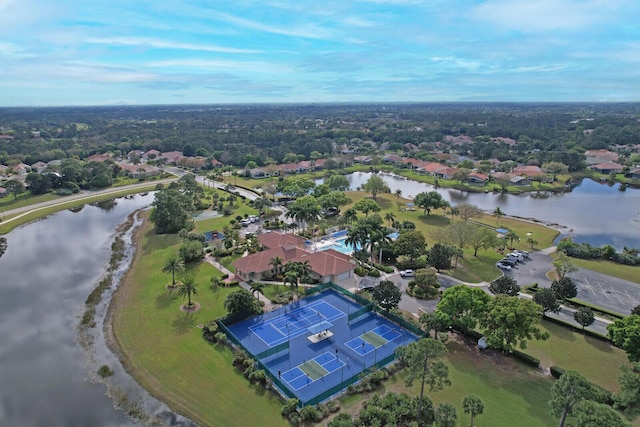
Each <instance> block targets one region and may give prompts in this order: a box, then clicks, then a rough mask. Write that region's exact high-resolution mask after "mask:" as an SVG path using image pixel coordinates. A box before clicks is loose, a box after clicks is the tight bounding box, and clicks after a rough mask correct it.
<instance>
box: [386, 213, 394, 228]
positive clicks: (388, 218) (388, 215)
mask: <svg viewBox="0 0 640 427" xmlns="http://www.w3.org/2000/svg"><path fill="white" fill-rule="evenodd" d="M395 219H396V216H395V215H394V213H393V212H387V213H386V214H385V215H384V220H385V221H389V227H391V224H393V221H394V220H395Z"/></svg>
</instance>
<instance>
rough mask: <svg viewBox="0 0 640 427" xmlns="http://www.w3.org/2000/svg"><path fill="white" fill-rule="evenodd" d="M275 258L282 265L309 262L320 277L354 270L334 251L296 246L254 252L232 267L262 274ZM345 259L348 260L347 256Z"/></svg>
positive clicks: (235, 262) (349, 263)
mask: <svg viewBox="0 0 640 427" xmlns="http://www.w3.org/2000/svg"><path fill="white" fill-rule="evenodd" d="M268 234H270V233H268ZM275 257H280V258H282V260H283V261H284V264H286V263H287V262H305V261H309V265H310V266H311V270H312V271H313V272H314V273H316V274H318V275H320V276H329V275H332V274H341V273H345V272H347V271H350V270H353V269H354V268H355V265H353V264H352V263H351V262H350V261H349V260H348V259H345V255H344V254H341V253H340V252H338V251H336V250H333V249H327V250H326V251H320V252H315V253H312V252H307V251H305V250H304V249H301V248H299V247H297V246H287V247H277V248H271V249H267V250H264V251H261V252H256V253H255V254H251V255H248V256H246V257H244V258H240V259H238V260H236V261H234V262H233V263H232V265H233V266H234V267H235V268H236V269H237V270H238V271H241V272H244V273H263V272H265V271H269V270H271V269H272V268H273V266H272V265H271V264H270V263H271V260H272V259H273V258H275ZM346 257H347V258H348V256H346Z"/></svg>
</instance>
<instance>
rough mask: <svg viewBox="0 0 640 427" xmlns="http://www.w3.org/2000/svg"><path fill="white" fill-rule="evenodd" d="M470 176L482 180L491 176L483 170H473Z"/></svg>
mask: <svg viewBox="0 0 640 427" xmlns="http://www.w3.org/2000/svg"><path fill="white" fill-rule="evenodd" d="M469 177H471V178H475V179H479V180H481V181H486V180H487V179H489V177H488V176H487V175H486V174H484V173H481V172H471V173H470V174H469Z"/></svg>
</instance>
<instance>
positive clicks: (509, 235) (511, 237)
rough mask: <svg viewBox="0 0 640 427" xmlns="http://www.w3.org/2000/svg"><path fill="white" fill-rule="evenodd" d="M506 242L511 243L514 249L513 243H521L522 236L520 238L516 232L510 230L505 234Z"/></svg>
mask: <svg viewBox="0 0 640 427" xmlns="http://www.w3.org/2000/svg"><path fill="white" fill-rule="evenodd" d="M504 238H505V240H508V241H509V245H510V246H511V247H513V241H514V240H515V241H516V242H519V241H520V236H518V235H517V234H516V233H515V232H513V231H511V230H509V231H507V232H506V233H505V235H504Z"/></svg>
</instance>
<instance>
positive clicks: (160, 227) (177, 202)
mask: <svg viewBox="0 0 640 427" xmlns="http://www.w3.org/2000/svg"><path fill="white" fill-rule="evenodd" d="M191 209H193V202H192V200H191V199H190V198H189V197H188V196H186V195H184V194H182V193H181V192H180V191H178V190H176V189H166V190H162V191H158V192H157V193H156V195H155V200H154V201H153V209H152V210H151V221H152V222H153V223H154V224H155V226H156V232H157V233H158V234H165V233H177V232H178V231H180V230H182V229H183V228H190V227H189V224H190V223H192V220H191V217H190V216H189V210H191Z"/></svg>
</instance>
